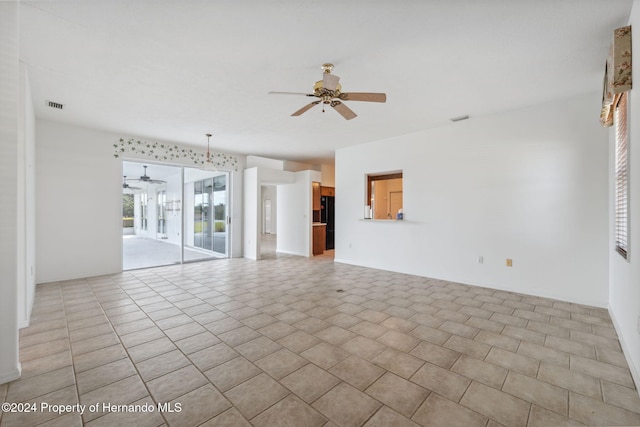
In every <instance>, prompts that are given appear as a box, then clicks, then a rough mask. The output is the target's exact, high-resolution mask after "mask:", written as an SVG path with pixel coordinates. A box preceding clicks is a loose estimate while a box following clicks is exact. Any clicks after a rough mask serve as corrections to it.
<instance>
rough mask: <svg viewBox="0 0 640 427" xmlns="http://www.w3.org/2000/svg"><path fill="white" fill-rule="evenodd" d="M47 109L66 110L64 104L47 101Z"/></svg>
mask: <svg viewBox="0 0 640 427" xmlns="http://www.w3.org/2000/svg"><path fill="white" fill-rule="evenodd" d="M47 107H51V108H56V109H58V110H62V109H64V104H60V103H59V102H53V101H47Z"/></svg>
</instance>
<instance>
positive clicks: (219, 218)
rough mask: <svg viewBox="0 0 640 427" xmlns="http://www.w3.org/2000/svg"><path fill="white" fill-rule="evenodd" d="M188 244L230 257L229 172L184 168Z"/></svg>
mask: <svg viewBox="0 0 640 427" xmlns="http://www.w3.org/2000/svg"><path fill="white" fill-rule="evenodd" d="M184 182H185V184H184V194H185V216H187V217H188V218H189V217H190V218H192V220H191V221H189V219H186V220H185V245H186V246H191V247H194V248H198V249H202V250H205V251H211V252H212V253H214V254H215V255H216V256H224V257H226V256H227V253H228V243H229V239H228V238H227V229H228V227H227V225H228V224H227V222H228V198H229V192H228V191H227V189H228V173H227V172H220V171H215V172H207V171H202V170H199V169H192V168H185V179H184Z"/></svg>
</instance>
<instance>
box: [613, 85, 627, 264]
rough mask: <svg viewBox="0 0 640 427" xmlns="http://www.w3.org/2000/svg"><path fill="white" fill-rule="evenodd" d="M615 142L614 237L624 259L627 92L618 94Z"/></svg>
mask: <svg viewBox="0 0 640 427" xmlns="http://www.w3.org/2000/svg"><path fill="white" fill-rule="evenodd" d="M614 121H615V129H616V143H615V155H616V158H615V161H616V176H615V180H616V181H615V239H616V250H617V251H618V252H619V253H620V255H622V256H623V257H624V258H625V259H627V256H628V247H627V238H628V229H629V156H628V151H629V149H628V126H627V93H626V92H625V93H623V94H621V96H620V99H619V101H618V104H617V105H616V109H615V113H614Z"/></svg>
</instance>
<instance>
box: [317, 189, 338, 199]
mask: <svg viewBox="0 0 640 427" xmlns="http://www.w3.org/2000/svg"><path fill="white" fill-rule="evenodd" d="M320 195H321V196H329V197H335V196H336V189H335V188H333V187H320Z"/></svg>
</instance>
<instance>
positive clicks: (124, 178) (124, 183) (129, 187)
mask: <svg viewBox="0 0 640 427" xmlns="http://www.w3.org/2000/svg"><path fill="white" fill-rule="evenodd" d="M122 189H123V190H142V188H140V187H132V186H130V185H129V184H127V176H126V175H125V176H123V177H122Z"/></svg>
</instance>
